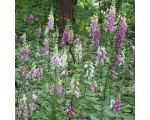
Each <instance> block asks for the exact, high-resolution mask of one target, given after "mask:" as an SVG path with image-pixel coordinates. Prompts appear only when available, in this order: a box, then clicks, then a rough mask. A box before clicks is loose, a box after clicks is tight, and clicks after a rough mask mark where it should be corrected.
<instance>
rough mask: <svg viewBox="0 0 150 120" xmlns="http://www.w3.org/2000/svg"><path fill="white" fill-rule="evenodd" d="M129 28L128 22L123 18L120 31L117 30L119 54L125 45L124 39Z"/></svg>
mask: <svg viewBox="0 0 150 120" xmlns="http://www.w3.org/2000/svg"><path fill="white" fill-rule="evenodd" d="M126 30H127V24H126V22H125V20H123V21H122V22H121V23H120V27H119V31H118V32H117V37H118V43H117V51H116V52H117V54H119V53H120V52H121V49H122V47H123V43H124V39H125V34H126Z"/></svg>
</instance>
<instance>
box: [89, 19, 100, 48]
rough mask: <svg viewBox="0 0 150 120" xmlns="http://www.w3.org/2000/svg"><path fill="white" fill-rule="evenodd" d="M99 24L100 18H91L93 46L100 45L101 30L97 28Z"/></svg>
mask: <svg viewBox="0 0 150 120" xmlns="http://www.w3.org/2000/svg"><path fill="white" fill-rule="evenodd" d="M97 25H98V20H97V18H95V19H92V20H91V24H90V29H91V34H92V41H91V43H92V44H91V45H92V46H94V45H95V46H96V48H98V47H99V44H100V40H99V39H100V30H99V29H98V28H97Z"/></svg>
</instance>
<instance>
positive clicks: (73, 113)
mask: <svg viewBox="0 0 150 120" xmlns="http://www.w3.org/2000/svg"><path fill="white" fill-rule="evenodd" d="M65 114H68V115H69V117H75V116H76V110H75V108H74V107H73V106H67V109H66V110H65Z"/></svg>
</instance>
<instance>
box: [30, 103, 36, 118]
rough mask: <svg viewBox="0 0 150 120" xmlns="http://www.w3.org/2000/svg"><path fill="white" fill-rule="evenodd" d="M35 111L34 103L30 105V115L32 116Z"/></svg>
mask: <svg viewBox="0 0 150 120" xmlns="http://www.w3.org/2000/svg"><path fill="white" fill-rule="evenodd" d="M35 109H36V104H35V103H31V104H30V113H31V115H32V112H33V111H34V110H35Z"/></svg>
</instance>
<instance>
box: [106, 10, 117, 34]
mask: <svg viewBox="0 0 150 120" xmlns="http://www.w3.org/2000/svg"><path fill="white" fill-rule="evenodd" d="M115 16H116V13H115V11H114V10H110V11H109V14H108V18H107V23H106V27H105V31H108V30H109V31H111V32H114V31H116V28H117V27H116V26H115Z"/></svg>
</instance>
